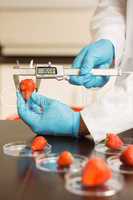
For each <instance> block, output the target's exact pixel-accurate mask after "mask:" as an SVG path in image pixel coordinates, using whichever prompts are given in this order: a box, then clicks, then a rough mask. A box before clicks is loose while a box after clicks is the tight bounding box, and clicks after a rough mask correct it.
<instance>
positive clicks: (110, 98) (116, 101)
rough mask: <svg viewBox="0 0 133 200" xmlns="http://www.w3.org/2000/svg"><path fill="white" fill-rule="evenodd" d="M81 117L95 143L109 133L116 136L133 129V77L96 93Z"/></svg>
mask: <svg viewBox="0 0 133 200" xmlns="http://www.w3.org/2000/svg"><path fill="white" fill-rule="evenodd" d="M81 116H82V118H83V120H84V122H85V124H86V126H87V128H88V130H89V132H90V134H91V136H92V137H93V139H94V141H95V142H96V143H97V142H100V141H101V140H103V139H105V137H106V134H107V133H109V132H113V133H116V134H118V133H121V132H123V131H125V130H128V129H130V128H133V75H130V76H129V77H128V78H126V79H125V80H124V81H123V82H122V84H121V85H119V86H118V85H114V87H112V89H110V90H108V91H106V92H105V93H104V92H102V93H101V92H97V93H96V96H95V99H94V100H93V103H92V102H91V103H88V105H87V107H86V108H85V109H84V110H83V111H82V112H81Z"/></svg>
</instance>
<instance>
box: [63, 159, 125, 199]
mask: <svg viewBox="0 0 133 200" xmlns="http://www.w3.org/2000/svg"><path fill="white" fill-rule="evenodd" d="M65 188H66V190H68V191H69V192H71V193H73V194H76V195H79V196H97V197H106V196H112V195H115V194H116V193H118V192H119V191H120V190H122V188H123V177H122V176H121V175H120V174H117V173H113V172H112V170H111V168H110V167H109V166H108V164H107V163H106V162H105V161H104V160H103V159H102V158H100V157H92V158H90V159H89V160H88V161H87V162H86V164H85V165H84V167H83V168H80V169H79V170H77V171H73V170H70V171H68V173H67V174H66V176H65Z"/></svg>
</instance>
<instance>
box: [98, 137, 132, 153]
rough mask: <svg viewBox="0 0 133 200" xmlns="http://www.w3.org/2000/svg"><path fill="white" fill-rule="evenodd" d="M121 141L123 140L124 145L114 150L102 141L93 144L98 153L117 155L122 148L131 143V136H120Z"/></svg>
mask: <svg viewBox="0 0 133 200" xmlns="http://www.w3.org/2000/svg"><path fill="white" fill-rule="evenodd" d="M121 139H122V141H123V142H124V145H123V146H122V147H121V148H119V149H117V150H115V149H111V148H108V147H107V146H106V144H105V142H104V143H99V144H97V145H96V146H95V151H96V152H98V153H102V154H104V155H112V156H113V155H118V154H120V153H121V152H122V151H123V150H124V149H126V147H127V146H128V145H130V144H133V137H123V138H121Z"/></svg>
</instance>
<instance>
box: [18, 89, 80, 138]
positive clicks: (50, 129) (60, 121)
mask: <svg viewBox="0 0 133 200" xmlns="http://www.w3.org/2000/svg"><path fill="white" fill-rule="evenodd" d="M17 108H18V114H19V115H20V117H21V118H22V119H23V121H24V122H25V123H26V124H28V125H29V126H30V127H31V129H32V130H33V132H35V133H37V134H50V135H71V136H74V137H77V136H78V132H79V126H80V113H77V112H74V111H73V110H72V109H71V108H70V107H69V106H67V105H65V104H63V103H60V102H59V101H56V100H53V99H49V98H47V97H44V96H42V95H39V94H38V93H33V94H32V96H31V98H30V100H29V101H28V102H27V103H26V102H25V101H24V99H23V97H22V95H21V94H20V93H19V92H17Z"/></svg>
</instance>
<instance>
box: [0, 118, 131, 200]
mask: <svg viewBox="0 0 133 200" xmlns="http://www.w3.org/2000/svg"><path fill="white" fill-rule="evenodd" d="M132 132H133V130H129V131H127V132H125V133H124V135H125V134H126V135H132ZM34 136H35V134H34V133H32V131H31V130H30V129H29V127H28V126H26V125H25V124H24V123H23V122H21V121H16V122H15V121H0V200H8V199H9V200H39V199H45V200H53V199H63V200H81V199H82V200H86V199H100V200H103V199H111V200H118V199H121V200H125V199H127V200H132V199H133V176H132V175H130V176H129V175H128V176H127V175H126V176H124V181H125V184H124V188H123V190H122V191H121V192H119V193H118V194H116V195H114V196H112V197H106V198H105V197H99V198H98V197H97V198H96V197H82V196H77V195H74V194H71V193H69V192H68V191H67V190H66V189H65V187H64V183H65V180H64V176H63V175H61V174H56V173H47V172H43V171H40V170H38V169H36V167H35V163H34V159H32V158H22V157H12V156H7V155H4V154H3V150H2V147H3V145H4V144H6V143H9V142H15V141H27V142H28V141H31V140H32V139H33V138H34ZM46 138H47V140H48V143H49V144H51V145H52V152H53V153H57V152H61V151H63V150H69V151H71V152H72V153H76V154H81V155H85V156H89V155H90V154H91V153H92V152H93V148H94V145H93V143H92V142H90V141H89V140H88V139H85V138H80V139H73V138H70V137H55V136H48V137H46Z"/></svg>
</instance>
